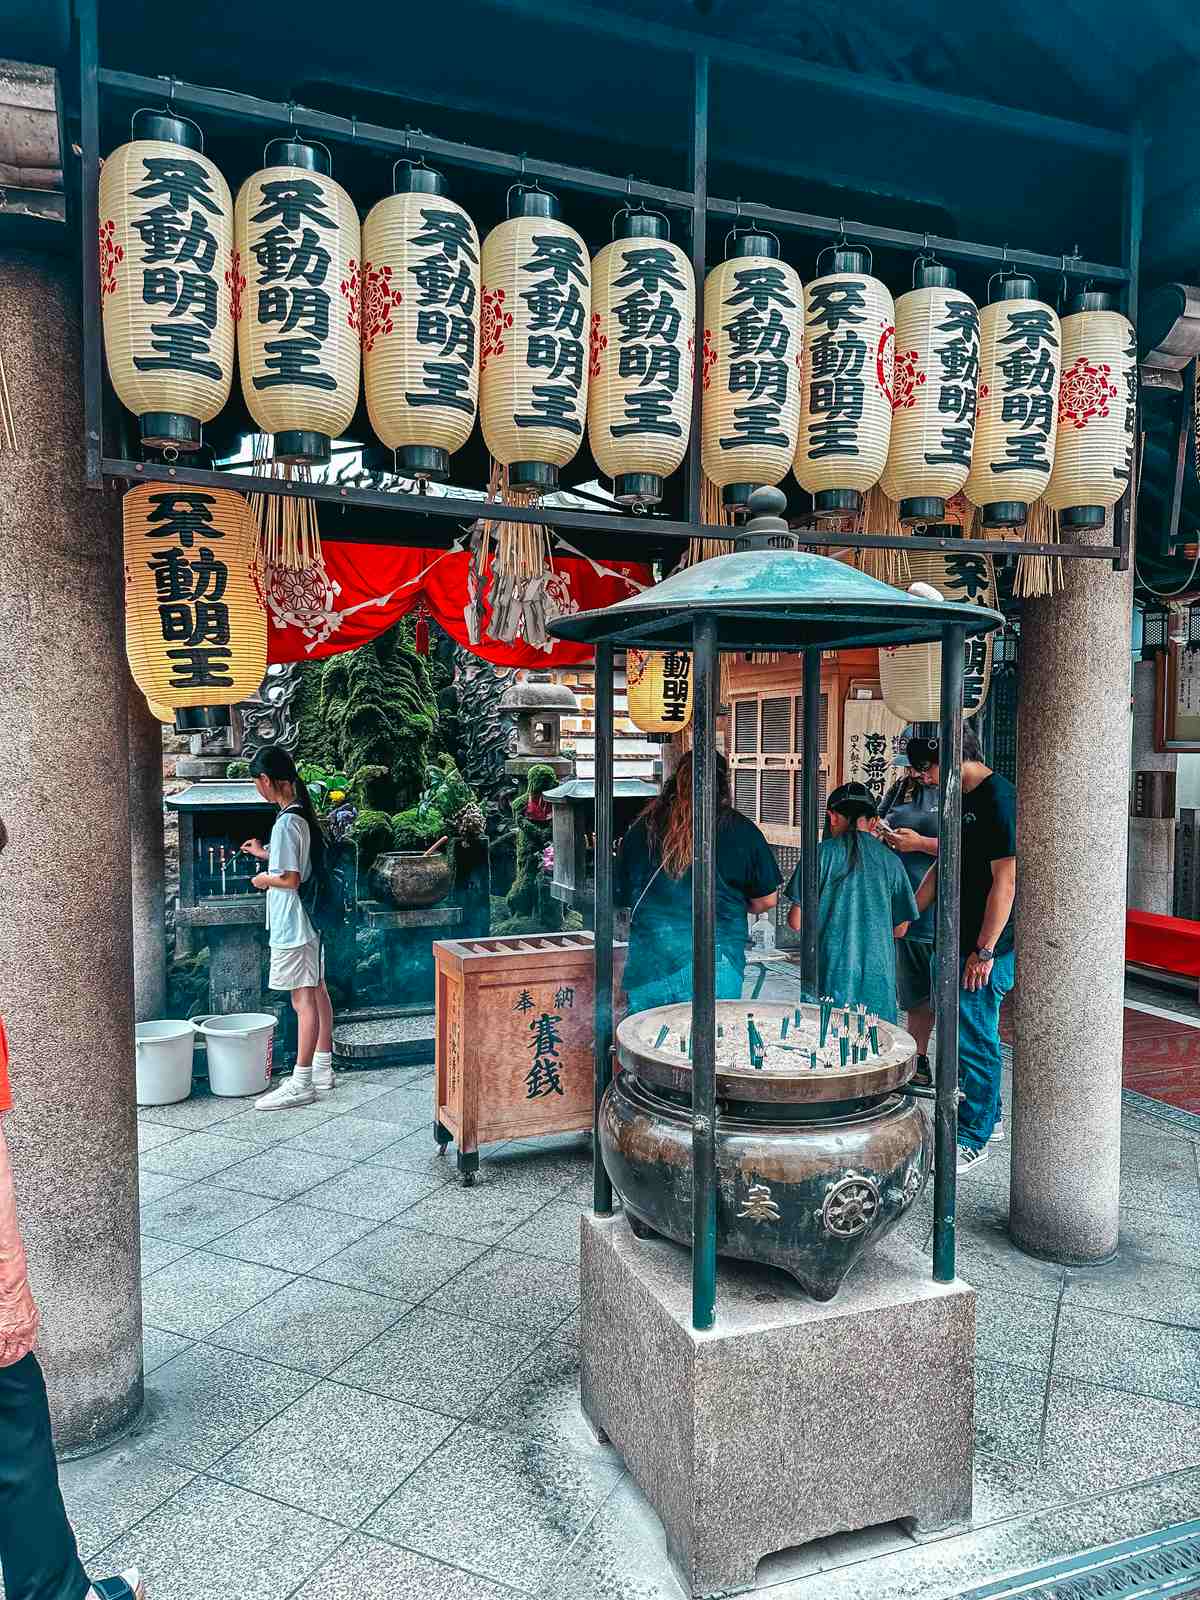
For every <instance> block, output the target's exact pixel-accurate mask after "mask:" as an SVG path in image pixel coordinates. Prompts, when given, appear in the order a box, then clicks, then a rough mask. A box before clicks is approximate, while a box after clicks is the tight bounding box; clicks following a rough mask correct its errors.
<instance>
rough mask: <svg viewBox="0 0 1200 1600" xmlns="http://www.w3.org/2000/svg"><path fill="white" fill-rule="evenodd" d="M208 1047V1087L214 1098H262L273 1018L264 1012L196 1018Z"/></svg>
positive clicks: (268, 1080)
mask: <svg viewBox="0 0 1200 1600" xmlns="http://www.w3.org/2000/svg"><path fill="white" fill-rule="evenodd" d="M196 1027H197V1029H198V1030H199V1031H200V1032H201V1033H202V1034H203V1035H204V1041H205V1043H206V1045H207V1046H208V1086H209V1088H210V1089H211V1090H212V1092H213V1093H214V1094H229V1095H246V1094H263V1093H264V1092H265V1091H266V1090H267V1089H269V1088H270V1086H271V1053H272V1051H273V1049H274V1045H275V1018H274V1017H273V1016H271V1015H270V1014H269V1013H267V1012H265V1011H239V1012H235V1013H233V1014H232V1015H231V1016H228V1017H198V1018H197V1019H196Z"/></svg>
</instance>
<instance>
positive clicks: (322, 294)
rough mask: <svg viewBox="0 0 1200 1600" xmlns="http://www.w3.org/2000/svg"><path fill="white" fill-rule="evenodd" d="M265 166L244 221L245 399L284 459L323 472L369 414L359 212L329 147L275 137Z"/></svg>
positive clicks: (244, 195) (239, 259)
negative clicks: (354, 424)
mask: <svg viewBox="0 0 1200 1600" xmlns="http://www.w3.org/2000/svg"><path fill="white" fill-rule="evenodd" d="M266 159H267V161H268V162H270V163H272V164H271V165H269V166H267V167H265V168H264V169H263V170H262V171H261V172H256V173H255V174H254V175H253V177H250V178H247V179H246V181H245V183H244V184H243V185H242V187H241V188H240V189H239V190H238V197H237V206H236V208H235V211H234V235H235V242H236V250H237V254H236V256H235V271H237V272H238V273H239V276H240V278H243V279H244V280H245V284H244V287H241V292H240V304H239V305H238V307H237V308H236V310H235V313H234V315H235V317H237V325H238V365H239V366H240V368H241V373H242V396H243V398H244V399H245V402H246V409H247V410H248V411H249V413H250V415H251V417H253V419H254V421H255V422H256V423H257V425H258V426H259V428H261V429H262V431H263V432H264V433H270V434H273V435H274V440H275V442H274V456H275V459H276V460H277V461H291V462H312V463H320V462H325V461H328V460H329V456H330V448H329V446H330V440H332V439H337V438H340V436H341V435H342V434H343V433H344V432H345V431H346V429H347V428H348V427H349V426H350V421H351V419H352V417H353V416H354V412H355V408H356V407H357V405H358V386H359V374H360V369H361V366H362V351H361V334H360V331H359V330H360V321H361V319H360V310H361V283H360V274H359V266H360V262H361V259H362V250H361V233H360V229H359V225H358V212H357V211H356V210H355V207H354V202H353V200H351V198H350V196H349V195H348V194H347V193H346V191H345V190H344V189H343V188H342V186H341V184H340V183H335V182H334V180H333V178H332V177H331V176H330V159H329V153H328V151H327V150H325V149H324V147H323V146H321V145H315V144H306V143H303V142H301V141H300V140H298V139H276V140H273V141H272V143H271V144H269V145H268V146H267V154H266ZM239 313H240V315H239Z"/></svg>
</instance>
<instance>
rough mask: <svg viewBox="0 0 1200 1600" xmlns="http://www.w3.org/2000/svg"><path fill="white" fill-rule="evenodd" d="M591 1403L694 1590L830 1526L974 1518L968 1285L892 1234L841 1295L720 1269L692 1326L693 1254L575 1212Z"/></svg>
mask: <svg viewBox="0 0 1200 1600" xmlns="http://www.w3.org/2000/svg"><path fill="white" fill-rule="evenodd" d="M582 1232H583V1254H582V1265H581V1273H582V1294H583V1307H582V1312H581V1324H582V1329H583V1343H582V1391H583V1409H584V1413H585V1415H586V1416H587V1418H588V1420H589V1422H590V1423H591V1425H592V1427H593V1428H594V1429H596V1431H597V1432H598V1433H600V1434H602V1435H606V1436H607V1437H608V1438H609V1439H610V1440H611V1441H612V1443H613V1444H614V1445H615V1446H616V1448H617V1450H618V1451H619V1452H620V1454H621V1455H622V1457H623V1458H624V1461H625V1465H626V1466H627V1467H628V1469H629V1471H630V1473H631V1474H632V1475H633V1477H634V1478H635V1479H636V1481H637V1483H638V1484H639V1485H640V1487H641V1489H642V1491H643V1493H644V1494H645V1495H646V1497H647V1498H648V1499H649V1501H650V1503H651V1504H652V1505H653V1506H654V1509H655V1510H656V1511H657V1513H658V1515H659V1516H660V1517H661V1519H662V1521H663V1525H664V1527H665V1529H666V1534H667V1548H668V1551H669V1552H670V1555H671V1559H672V1561H673V1562H674V1564H675V1567H676V1570H677V1571H678V1573H679V1575H680V1578H681V1580H682V1582H683V1585H684V1588H685V1589H686V1590H687V1591H688V1592H689V1593H690V1594H692V1595H697V1596H713V1595H724V1594H737V1593H741V1592H743V1591H744V1590H746V1589H749V1588H751V1587H753V1584H754V1574H755V1568H756V1566H757V1564H758V1562H759V1561H761V1560H762V1558H763V1557H764V1556H767V1555H770V1554H772V1553H773V1552H774V1551H777V1550H783V1549H786V1548H788V1547H789V1546H792V1545H798V1544H804V1543H806V1542H807V1541H808V1540H810V1539H817V1538H821V1537H823V1536H824V1535H826V1534H831V1533H838V1532H846V1531H850V1530H853V1529H858V1528H866V1527H872V1526H874V1525H876V1524H877V1523H881V1522H892V1521H896V1520H906V1521H909V1522H911V1523H912V1524H914V1525H915V1526H916V1527H919V1528H920V1529H921V1530H922V1531H930V1530H934V1529H938V1528H946V1527H951V1526H955V1525H958V1524H963V1523H966V1522H967V1521H969V1519H970V1516H971V1469H972V1442H973V1432H974V1417H975V1380H974V1373H975V1295H974V1291H973V1290H971V1289H970V1288H968V1287H967V1285H966V1284H963V1283H961V1282H956V1283H953V1284H937V1283H934V1282H933V1281H932V1279H931V1278H930V1276H929V1268H928V1263H927V1262H926V1261H925V1260H924V1258H923V1257H921V1256H919V1255H918V1254H917V1252H916V1251H915V1250H913V1249H912V1248H911V1247H910V1246H908V1245H904V1244H901V1243H899V1242H898V1241H892V1240H884V1242H883V1243H882V1244H881V1245H879V1247H878V1248H877V1249H876V1250H875V1251H874V1252H873V1253H872V1254H871V1255H869V1256H868V1257H867V1258H866V1259H865V1260H864V1261H863V1262H862V1264H861V1265H860V1266H859V1267H858V1268H856V1270H855V1271H854V1273H853V1274H852V1275H851V1276H850V1278H849V1279H848V1280H847V1281H846V1283H845V1285H844V1287H843V1288H842V1289H841V1290H840V1291H839V1293H838V1295H837V1297H836V1298H835V1299H834V1300H831V1301H828V1302H826V1303H825V1304H819V1303H818V1302H816V1301H814V1300H810V1299H809V1298H808V1297H807V1296H806V1295H805V1294H803V1292H802V1291H801V1290H800V1289H799V1288H798V1287H797V1285H796V1284H795V1283H793V1282H792V1280H791V1279H790V1278H787V1277H785V1276H784V1275H783V1274H782V1273H778V1272H775V1271H773V1270H771V1269H769V1268H762V1267H755V1266H746V1265H743V1264H741V1263H739V1262H733V1261H724V1260H723V1261H721V1263H720V1267H719V1275H718V1285H717V1319H718V1320H717V1326H716V1327H715V1328H714V1329H713V1330H712V1331H711V1332H708V1333H696V1332H695V1331H694V1330H693V1328H692V1325H691V1255H690V1252H689V1251H687V1250H684V1249H681V1248H680V1247H679V1246H677V1245H674V1244H671V1243H669V1242H668V1241H666V1240H646V1241H643V1240H638V1239H635V1238H634V1236H633V1234H632V1233H631V1232H630V1230H629V1226H628V1224H627V1223H626V1222H625V1220H624V1218H622V1217H620V1216H618V1217H612V1218H600V1217H595V1216H593V1215H591V1214H590V1213H585V1214H584V1216H583V1219H582Z"/></svg>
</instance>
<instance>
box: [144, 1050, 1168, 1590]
mask: <svg viewBox="0 0 1200 1600" xmlns="http://www.w3.org/2000/svg"><path fill="white" fill-rule="evenodd" d="M417 1081H418V1082H419V1080H417ZM410 1084H411V1086H413V1087H416V1086H417V1082H413V1081H412V1080H410ZM353 1109H355V1108H348V1111H352V1110H353ZM338 1114H339V1113H336V1112H334V1113H332V1115H334V1116H336V1115H338ZM407 1137H409V1136H408V1135H405V1136H402V1138H401V1139H399V1140H397V1141H395V1144H400V1143H403V1142H405V1140H406V1138H407ZM394 1147H395V1145H392V1146H389V1147H388V1149H393V1148H394ZM276 1148H277V1147H276ZM531 1153H532V1152H531ZM383 1154H386V1151H380V1152H378V1155H383ZM376 1159H377V1156H374V1157H364V1158H363V1159H362V1160H361V1161H359V1162H356V1163H352V1165H359V1166H361V1165H369V1164H370V1163H371V1161H372V1160H376ZM585 1167H586V1163H585V1162H581V1163H580V1174H582V1173H583V1171H584V1169H585ZM219 1176H220V1174H219V1172H218V1173H215V1174H213V1175H212V1176H211V1177H209V1178H206V1179H200V1180H198V1181H199V1182H200V1183H202V1184H205V1185H206V1186H208V1187H220V1184H219ZM214 1179H215V1180H216V1181H215V1182H214ZM578 1181H579V1180H578V1177H572V1176H568V1177H567V1178H566V1179H565V1180H563V1181H562V1182H560V1183H559V1184H557V1185H556V1186H555V1187H554V1189H553V1190H552V1191H550V1192H549V1193H546V1194H545V1198H544V1199H543V1200H542V1202H541V1204H540V1205H539V1207H538V1208H537V1210H536V1211H535V1212H533V1213H532V1214H531V1215H529V1216H526V1217H524V1218H522V1219H521V1220H520V1221H518V1222H517V1223H516V1224H515V1225H514V1226H513V1227H512V1228H510V1229H509V1230H508V1231H507V1232H506V1233H504V1234H502V1235H499V1236H497V1237H496V1238H495V1240H494V1241H493V1243H492V1244H491V1245H490V1246H488V1247H486V1248H485V1249H483V1250H482V1251H481V1254H480V1256H479V1257H478V1258H476V1260H475V1261H473V1262H470V1263H468V1264H467V1265H466V1266H464V1267H463V1268H462V1269H461V1270H460V1271H459V1272H458V1273H456V1274H454V1275H453V1277H452V1278H451V1279H450V1280H448V1282H451V1281H455V1279H457V1278H458V1277H461V1276H462V1275H463V1274H464V1273H466V1272H468V1271H470V1270H471V1269H472V1268H475V1267H476V1266H477V1264H478V1261H481V1260H483V1259H485V1258H486V1257H488V1256H490V1255H493V1254H495V1252H496V1251H497V1250H498V1249H500V1250H502V1249H504V1247H505V1241H506V1240H509V1239H511V1238H512V1236H513V1235H514V1234H515V1233H518V1232H520V1231H521V1230H523V1229H525V1228H527V1227H528V1226H529V1225H530V1222H531V1221H532V1220H535V1219H536V1218H537V1217H538V1216H540V1215H541V1214H542V1212H543V1211H544V1210H545V1209H546V1208H547V1207H548V1206H551V1205H554V1204H560V1203H562V1201H563V1200H564V1199H565V1198H566V1197H567V1191H568V1190H570V1189H573V1188H575V1187H576V1185H577V1183H578ZM435 1192H436V1191H435ZM295 1199H297V1200H299V1201H304V1199H305V1197H304V1195H303V1194H301V1195H299V1196H297V1197H295ZM420 1203H421V1201H420V1200H415V1201H413V1202H412V1203H411V1205H409V1206H406V1207H404V1208H403V1209H402V1210H401V1211H400V1212H398V1213H396V1214H395V1216H393V1217H391V1218H389V1219H387V1220H386V1221H383V1222H380V1223H378V1224H377V1225H376V1227H375V1228H373V1229H372V1232H377V1231H379V1230H380V1229H382V1228H389V1227H391V1226H393V1225H395V1224H396V1223H400V1224H401V1225H403V1220H404V1216H405V1214H406V1212H407V1211H409V1210H411V1209H412V1207H413V1206H415V1205H419V1204H420ZM286 1204H287V1202H286V1201H285V1202H281V1203H280V1205H278V1206H276V1207H274V1208H272V1212H273V1211H278V1210H280V1209H282V1208H283V1207H284V1206H286ZM267 1214H270V1213H264V1215H267ZM237 1226H239V1225H238V1224H235V1226H234V1228H233V1229H231V1230H230V1231H236V1229H237ZM225 1236H226V1235H221V1236H219V1237H225ZM369 1237H370V1234H367V1235H365V1236H364V1238H368V1239H369ZM360 1242H361V1241H360ZM218 1243H219V1238H218V1239H213V1240H210V1241H207V1242H206V1244H205V1245H204V1246H202V1247H200V1248H201V1249H202V1250H211V1249H212V1247H213V1246H214V1245H216V1244H218ZM527 1253H529V1254H532V1253H533V1252H527ZM546 1259H550V1260H554V1259H556V1258H555V1257H554V1256H553V1255H551V1256H549V1257H547V1258H546ZM150 1275H151V1276H152V1275H153V1274H150ZM309 1276H311V1275H310V1274H307V1273H300V1274H296V1275H291V1276H289V1278H288V1283H290V1282H294V1281H296V1278H297V1277H299V1278H306V1277H309ZM318 1281H320V1280H318ZM285 1287H287V1284H277V1285H276V1287H275V1288H274V1289H272V1290H271V1291H270V1293H269V1294H267V1295H266V1296H264V1297H263V1299H262V1300H260V1301H259V1302H257V1303H258V1304H262V1303H264V1301H265V1300H268V1299H270V1298H272V1297H273V1296H274V1294H276V1293H278V1292H280V1290H281V1289H282V1288H285ZM443 1287H445V1285H442V1286H439V1289H435V1290H432V1291H430V1293H429V1294H427V1295H425V1296H424V1297H423V1298H422V1299H421V1300H419V1301H412V1302H410V1304H411V1305H412V1306H414V1307H415V1306H416V1305H423V1304H425V1302H426V1301H427V1300H428V1299H429V1298H431V1296H432V1295H433V1294H436V1293H438V1292H440V1289H441V1288H443ZM1064 1290H1065V1279H1064V1282H1063V1283H1062V1284H1060V1287H1059V1293H1058V1298H1057V1302H1056V1321H1055V1334H1056V1336H1057V1327H1058V1318H1059V1316H1060V1315H1061V1310H1062V1304H1063V1298H1064ZM244 1314H245V1308H239V1310H238V1311H237V1312H235V1313H234V1315H233V1316H232V1317H231V1318H230V1319H229V1321H233V1320H236V1319H237V1317H239V1316H242V1315H244ZM407 1314H408V1313H407V1312H404V1313H402V1316H403V1315H407ZM469 1315H470V1313H468V1316H469ZM573 1315H574V1314H573V1313H571V1314H568V1316H567V1317H566V1318H565V1319H563V1320H562V1321H561V1322H558V1323H555V1324H554V1325H552V1326H550V1327H548V1328H546V1329H545V1330H544V1331H543V1332H542V1334H541V1337H540V1338H539V1340H538V1342H537V1343H536V1344H535V1345H534V1346H533V1347H531V1349H530V1350H529V1352H528V1353H527V1355H526V1356H525V1357H524V1358H523V1359H522V1362H521V1363H520V1365H522V1366H523V1365H524V1364H525V1363H526V1362H529V1361H531V1360H532V1359H533V1358H534V1356H535V1355H536V1353H537V1351H538V1350H541V1349H544V1348H545V1346H546V1345H547V1344H548V1343H549V1342H550V1341H551V1340H553V1339H554V1338H555V1337H556V1336H557V1335H558V1334H559V1331H560V1330H561V1328H563V1327H565V1326H566V1324H567V1323H569V1322H570V1321H571V1320H572V1316H573ZM1143 1320H1146V1319H1143ZM225 1326H227V1323H222V1324H221V1327H222V1328H223V1327H225ZM219 1331H220V1330H219V1329H216V1330H213V1331H212V1333H210V1334H208V1335H206V1336H205V1338H204V1339H201V1340H199V1341H197V1342H198V1343H202V1344H203V1343H206V1342H207V1340H208V1339H211V1338H212V1337H213V1334H215V1333H217V1332H219ZM384 1336H385V1335H380V1337H384ZM255 1359H261V1358H260V1357H257V1356H256V1358H255ZM352 1359H354V1357H353V1356H352V1355H351V1356H348V1357H347V1358H346V1360H347V1361H349V1360H352ZM342 1365H345V1363H344V1362H343V1363H342ZM1050 1370H1052V1366H1051V1368H1050ZM336 1372H337V1369H335V1371H334V1373H333V1374H332V1375H330V1377H329V1378H328V1379H325V1380H322V1379H320V1378H315V1379H314V1380H313V1383H312V1384H311V1385H309V1386H308V1387H307V1388H306V1389H305V1391H304V1392H305V1393H308V1392H310V1390H311V1388H312V1387H315V1386H316V1384H317V1383H319V1382H321V1381H332V1382H335V1383H337V1382H341V1381H342V1380H339V1379H338V1378H337V1376H336ZM509 1376H511V1374H509ZM1047 1378H1049V1372H1048V1374H1047ZM507 1381H508V1378H507V1377H502V1378H501V1379H500V1382H499V1384H498V1385H497V1388H500V1387H503V1386H504V1384H505V1383H506V1382H507ZM347 1386H348V1387H353V1385H347ZM497 1388H494V1389H492V1390H490V1391H489V1394H490V1395H494V1394H495V1393H496V1392H497ZM1048 1391H1049V1383H1048V1382H1047V1386H1046V1394H1048ZM1046 1394H1044V1396H1043V1409H1042V1416H1041V1437H1042V1438H1043V1439H1044V1432H1045V1425H1046V1421H1045V1419H1046V1403H1047V1401H1046ZM298 1398H299V1397H298ZM291 1403H292V1404H295V1403H296V1401H295V1400H293V1401H292V1402H291ZM486 1403H487V1400H486V1398H485V1399H483V1400H480V1402H479V1404H478V1406H477V1410H478V1409H482V1408H483V1407H484V1406H485V1405H486ZM285 1409H286V1408H285ZM427 1409H433V1408H427ZM435 1414H440V1413H435ZM277 1415H278V1414H277ZM272 1420H273V1419H272ZM266 1425H267V1424H266V1423H264V1424H263V1426H266ZM464 1425H466V1419H458V1425H457V1427H456V1429H455V1430H454V1431H455V1432H457V1431H459V1430H460V1429H461V1428H462V1427H463V1426H464ZM474 1425H476V1426H480V1425H482V1426H485V1427H486V1426H487V1424H486V1422H483V1423H480V1422H476V1423H475V1424H474ZM258 1431H260V1430H255V1432H258ZM253 1436H254V1434H251V1435H248V1437H253ZM453 1436H454V1434H453V1433H452V1434H451V1435H449V1436H447V1440H446V1441H443V1444H445V1443H447V1442H448V1441H449V1439H450V1438H452V1437H453ZM243 1442H245V1441H243ZM561 1443H562V1445H563V1447H564V1448H569V1447H570V1446H569V1443H568V1442H567V1441H565V1440H564V1441H561ZM234 1448H238V1447H237V1446H234ZM436 1448H441V1446H438V1447H436ZM227 1453H228V1452H227ZM1040 1454H1041V1451H1040V1450H1039V1456H1040ZM426 1459H427V1458H426ZM219 1466H220V1462H219V1461H218V1462H217V1463H214V1466H213V1467H212V1468H210V1469H208V1471H206V1472H205V1473H202V1474H200V1476H204V1477H208V1478H212V1479H214V1480H215V1481H220V1482H224V1481H226V1480H223V1479H221V1478H220V1476H219ZM413 1470H414V1471H416V1470H419V1465H418V1467H414V1469H413ZM1181 1470H1184V1471H1186V1470H1188V1469H1181ZM1178 1475H1179V1474H1178V1473H1173V1474H1165V1475H1163V1476H1164V1478H1169V1477H1172V1476H1178ZM410 1476H411V1474H410ZM404 1481H407V1479H405V1480H404ZM621 1481H622V1480H621V1479H620V1478H618V1479H617V1480H616V1482H615V1483H614V1485H613V1487H612V1489H611V1490H610V1493H609V1496H608V1497H607V1498H606V1499H605V1501H604V1502H602V1504H601V1506H598V1507H597V1508H596V1510H595V1511H594V1512H593V1515H592V1517H590V1518H589V1519H588V1520H587V1521H586V1522H585V1523H584V1525H583V1526H582V1527H581V1528H580V1529H579V1530H578V1531H577V1533H576V1535H575V1537H574V1539H573V1540H572V1542H571V1544H570V1546H569V1547H568V1549H567V1550H566V1551H565V1552H564V1553H563V1555H562V1558H561V1559H560V1561H559V1562H558V1564H557V1565H556V1567H555V1568H554V1572H555V1573H557V1572H559V1571H562V1570H563V1569H564V1568H565V1567H566V1566H567V1564H568V1563H569V1560H570V1557H571V1552H572V1551H574V1550H575V1549H577V1548H578V1546H579V1544H580V1541H581V1540H583V1539H584V1538H585V1537H586V1534H587V1531H588V1529H589V1528H590V1527H591V1526H592V1524H593V1523H594V1521H595V1518H596V1517H597V1516H599V1515H600V1514H601V1510H602V1508H603V1505H606V1504H607V1503H608V1501H609V1500H610V1499H611V1497H612V1495H615V1494H616V1493H617V1492H618V1489H619V1487H620V1483H621ZM1140 1481H1143V1482H1150V1481H1158V1480H1140ZM248 1492H251V1493H254V1494H259V1495H260V1497H262V1498H267V1499H270V1498H271V1497H270V1496H269V1495H267V1496H261V1492H260V1491H259V1490H258V1489H254V1490H251V1491H248ZM391 1492H392V1494H395V1493H396V1492H398V1489H397V1488H393V1490H392V1491H391ZM1109 1492H1111V1491H1096V1492H1095V1494H1093V1495H1091V1496H1087V1497H1086V1498H1098V1497H1101V1496H1102V1495H1103V1494H1104V1493H1109ZM167 1498H168V1499H169V1498H170V1496H168V1497H167ZM162 1503H165V1502H162ZM281 1503H283V1504H286V1503H287V1502H281ZM149 1514H152V1512H149V1513H146V1515H149ZM370 1515H371V1513H368V1516H370ZM138 1520H139V1521H141V1520H144V1518H139V1519H138ZM1005 1520H1012V1519H1005ZM136 1525H137V1524H136V1523H133V1524H130V1526H136ZM336 1526H338V1527H343V1526H345V1525H344V1524H340V1523H338V1524H336ZM372 1537H374V1538H377V1539H379V1540H380V1541H381V1542H385V1543H387V1542H390V1541H388V1540H387V1538H386V1535H380V1534H373V1535H372ZM344 1542H345V1541H343V1543H344ZM339 1548H340V1546H339ZM397 1548H405V1547H403V1546H398V1547H397ZM328 1559H330V1558H329V1557H328V1556H326V1557H323V1558H322V1562H324V1561H325V1560H328ZM425 1559H430V1560H437V1559H438V1558H435V1557H426V1558H425ZM443 1564H444V1565H452V1564H451V1563H443ZM454 1570H461V1571H471V1570H473V1569H470V1568H455V1569H454ZM487 1576H488V1578H489V1581H490V1582H492V1583H495V1584H497V1585H498V1586H502V1587H503V1585H502V1581H501V1580H499V1579H497V1578H494V1577H491V1575H490V1574H489V1575H487ZM552 1577H553V1574H552V1575H551V1578H552ZM306 1581H307V1580H306ZM550 1586H551V1587H552V1586H553V1585H552V1582H551V1583H550ZM300 1587H302V1585H300ZM514 1592H516V1591H514Z"/></svg>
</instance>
